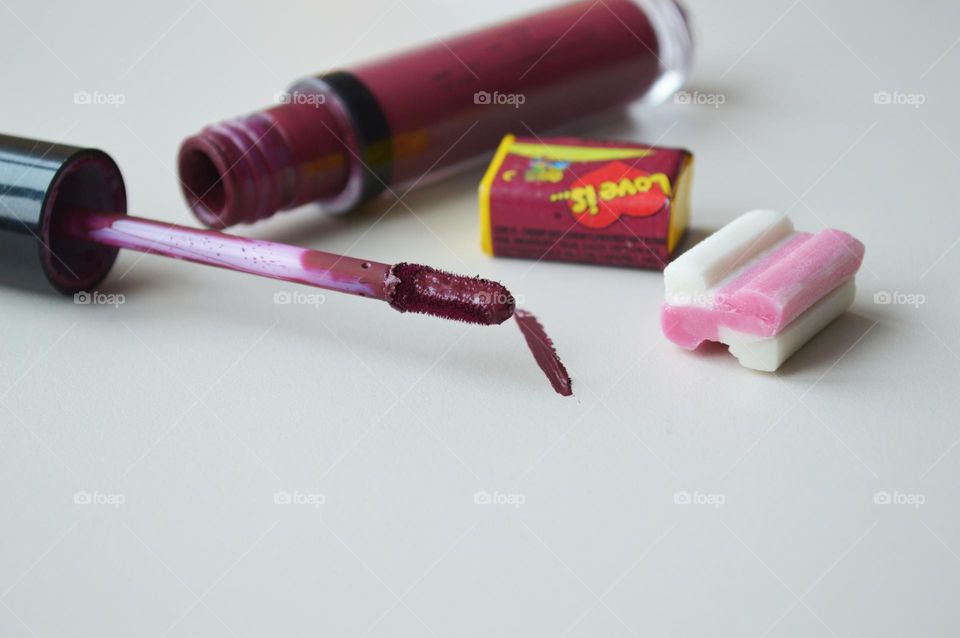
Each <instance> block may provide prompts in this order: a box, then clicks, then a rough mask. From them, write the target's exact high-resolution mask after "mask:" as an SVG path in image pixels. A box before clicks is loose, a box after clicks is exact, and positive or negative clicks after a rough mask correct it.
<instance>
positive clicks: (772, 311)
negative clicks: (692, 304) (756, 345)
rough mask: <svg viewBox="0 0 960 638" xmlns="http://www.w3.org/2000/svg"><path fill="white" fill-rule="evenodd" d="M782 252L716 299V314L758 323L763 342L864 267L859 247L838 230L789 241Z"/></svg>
mask: <svg viewBox="0 0 960 638" xmlns="http://www.w3.org/2000/svg"><path fill="white" fill-rule="evenodd" d="M784 247H785V248H786V250H783V251H781V250H775V251H774V252H773V253H771V254H770V255H769V256H767V257H766V258H764V259H763V260H761V261H760V262H759V263H758V264H756V266H754V267H753V268H750V269H749V271H748V272H747V273H744V276H743V277H739V278H737V279H736V280H734V281H733V282H732V283H731V284H730V285H729V286H727V287H725V288H724V289H723V290H721V292H720V296H719V299H718V306H719V309H720V310H722V311H724V312H732V313H735V314H739V315H750V316H752V317H755V318H756V319H758V320H759V322H760V325H761V332H760V333H759V334H760V335H762V336H765V337H770V336H773V335H775V334H777V333H778V332H780V330H782V329H783V328H784V327H785V326H786V325H787V324H789V323H790V322H791V321H793V320H794V319H796V318H797V316H798V315H800V314H801V313H802V312H803V311H804V310H806V309H807V308H809V307H810V306H812V305H813V304H815V303H816V302H817V301H819V300H820V299H822V298H823V297H824V296H826V294H827V293H829V292H830V291H832V290H833V289H834V288H836V287H837V286H839V285H840V284H842V283H843V282H845V281H846V280H847V279H849V278H850V277H852V276H853V275H854V274H856V272H857V270H858V269H859V268H860V264H861V263H862V262H863V253H864V248H863V244H862V243H860V242H859V241H858V240H857V239H855V238H854V237H852V236H851V235H849V234H847V233H845V232H843V231H840V230H824V231H821V232H819V233H817V234H816V235H812V236H811V235H807V236H806V237H805V238H803V239H802V240H793V239H791V240H787V242H786V244H785V246H784ZM748 275H749V276H748Z"/></svg>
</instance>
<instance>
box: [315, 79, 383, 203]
mask: <svg viewBox="0 0 960 638" xmlns="http://www.w3.org/2000/svg"><path fill="white" fill-rule="evenodd" d="M318 79H319V80H321V81H322V82H323V83H324V84H326V85H327V86H328V87H329V88H330V90H331V91H332V92H333V93H334V94H336V96H337V98H338V99H339V100H340V101H341V102H342V103H343V105H344V106H345V107H346V109H347V111H348V112H349V113H350V116H351V117H352V118H354V122H355V125H356V133H357V137H358V142H359V144H360V147H361V150H362V153H361V155H360V157H361V158H362V159H363V163H364V168H365V170H364V181H363V186H362V187H361V192H362V194H361V197H360V201H361V202H365V201H368V200H370V199H372V198H374V197H376V196H377V195H379V194H380V193H382V192H383V191H384V189H385V188H386V186H387V185H388V184H389V183H390V180H391V178H392V176H393V140H392V139H391V136H390V124H389V123H388V122H387V117H386V115H385V114H384V112H383V109H382V108H380V103H379V102H378V101H377V98H376V96H374V95H373V93H371V92H370V90H369V89H368V88H367V86H366V85H365V84H364V83H363V82H361V81H360V80H359V79H358V78H357V77H356V76H355V75H353V74H352V73H348V72H346V71H335V72H333V73H325V74H323V75H320V76H318Z"/></svg>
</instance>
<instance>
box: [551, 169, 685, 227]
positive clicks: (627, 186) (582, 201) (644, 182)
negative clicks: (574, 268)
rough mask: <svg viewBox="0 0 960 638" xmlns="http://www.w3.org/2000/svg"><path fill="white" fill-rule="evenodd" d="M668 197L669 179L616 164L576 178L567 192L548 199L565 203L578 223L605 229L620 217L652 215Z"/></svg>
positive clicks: (662, 207) (661, 208) (661, 206)
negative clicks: (564, 201)
mask: <svg viewBox="0 0 960 638" xmlns="http://www.w3.org/2000/svg"><path fill="white" fill-rule="evenodd" d="M670 194H671V187H670V180H669V178H667V176H666V175H664V174H663V173H654V174H650V173H648V172H646V171H642V170H640V169H637V168H632V167H631V166H630V165H628V164H625V163H623V162H619V161H617V162H610V163H609V164H604V165H603V166H601V167H600V168H598V169H596V170H594V171H591V172H589V173H587V174H586V175H583V176H581V177H578V178H577V179H576V180H574V181H573V183H571V184H570V189H569V190H565V191H561V192H559V193H554V194H553V195H551V196H550V200H551V201H562V200H566V201H567V206H568V207H569V209H570V213H571V214H572V215H573V217H574V219H576V220H577V223H578V224H580V225H582V226H586V227H588V228H606V227H607V226H610V225H611V224H613V223H614V222H616V221H617V220H618V219H620V217H621V216H623V215H626V216H628V217H649V216H651V215H655V214H656V213H658V212H660V211H661V210H663V209H664V207H665V206H666V204H667V203H668V202H669V198H670Z"/></svg>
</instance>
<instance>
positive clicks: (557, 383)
mask: <svg viewBox="0 0 960 638" xmlns="http://www.w3.org/2000/svg"><path fill="white" fill-rule="evenodd" d="M513 317H514V319H516V320H517V325H518V326H519V327H520V332H521V333H522V334H523V338H524V339H526V340H527V346H528V347H529V348H530V352H532V353H533V358H534V359H535V360H536V361H537V365H538V366H540V369H541V370H543V373H544V374H545V375H547V379H548V380H549V381H550V385H552V386H553V389H554V390H556V391H557V394H560V395H561V396H565V397H569V396H573V381H571V380H570V374H569V373H568V372H567V368H566V366H564V365H563V362H562V361H560V357H559V355H557V351H556V350H555V349H554V347H553V341H552V340H551V339H550V337H548V336H547V333H546V331H545V330H544V329H543V326H542V325H540V322H539V321H537V318H536V317H534V316H533V314H531V313H529V312H527V311H526V310H520V309H519V308H518V309H517V310H516V311H514V313H513Z"/></svg>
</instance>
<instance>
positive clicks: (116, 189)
mask: <svg viewBox="0 0 960 638" xmlns="http://www.w3.org/2000/svg"><path fill="white" fill-rule="evenodd" d="M76 209H89V210H97V211H104V212H112V213H124V214H125V213H126V212H127V195H126V189H125V187H124V185H123V176H122V175H121V174H120V169H119V168H118V167H117V165H116V163H115V162H114V161H113V159H111V158H110V156H109V155H107V154H106V153H104V152H103V151H98V150H96V149H92V148H78V147H75V146H65V145H63V144H54V143H52V142H41V141H39V140H31V139H25V138H19V137H10V136H7V135H0V282H2V283H4V284H8V285H13V286H17V287H21V288H29V289H33V290H42V291H48V292H49V291H57V292H61V293H63V294H66V295H72V294H74V293H77V292H80V291H83V290H90V289H92V288H93V287H95V286H96V285H97V284H99V283H100V282H101V281H102V280H103V278H104V277H106V276H107V272H109V270H110V267H111V266H113V262H114V260H116V258H117V249H116V248H112V247H109V246H100V245H99V244H95V243H93V242H86V241H83V240H79V239H75V238H73V237H69V236H67V235H65V234H63V233H61V232H60V231H59V230H58V229H59V228H60V227H61V225H62V220H63V216H64V215H69V214H70V211H72V210H76Z"/></svg>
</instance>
